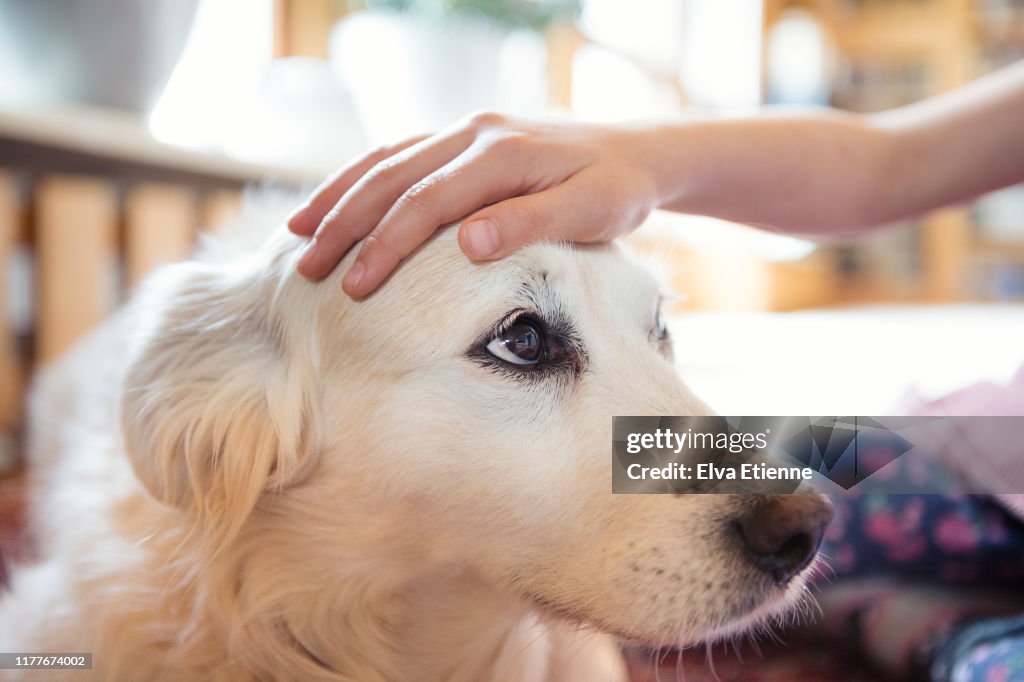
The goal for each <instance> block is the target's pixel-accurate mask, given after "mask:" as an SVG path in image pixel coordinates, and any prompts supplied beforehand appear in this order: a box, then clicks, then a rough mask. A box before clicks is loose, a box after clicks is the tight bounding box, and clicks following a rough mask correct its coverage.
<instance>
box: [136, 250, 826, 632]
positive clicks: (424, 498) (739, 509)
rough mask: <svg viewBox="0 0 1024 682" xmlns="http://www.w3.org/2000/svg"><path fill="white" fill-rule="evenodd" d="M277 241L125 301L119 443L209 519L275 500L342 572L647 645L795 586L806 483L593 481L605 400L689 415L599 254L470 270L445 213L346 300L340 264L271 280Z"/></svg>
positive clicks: (784, 600)
mask: <svg viewBox="0 0 1024 682" xmlns="http://www.w3.org/2000/svg"><path fill="white" fill-rule="evenodd" d="M300 247H301V243H300V242H299V240H297V239H294V238H292V237H290V236H288V235H284V234H283V233H278V234H277V235H276V236H275V237H274V238H272V239H271V240H270V242H269V243H268V244H267V245H266V246H264V247H263V249H262V250H259V251H257V252H255V253H253V254H251V255H249V256H245V257H240V258H238V259H234V260H228V261H225V262H220V263H216V262H215V263H200V262H196V263H188V264H181V265H177V266H172V267H170V268H168V269H166V270H165V271H164V272H163V273H162V274H160V275H158V276H157V277H156V278H154V280H153V281H152V282H151V283H150V284H149V285H148V287H147V288H146V291H147V292H148V293H145V294H144V295H143V296H142V299H141V302H140V310H145V311H149V312H148V313H147V314H148V315H149V316H150V319H149V321H148V324H147V329H148V332H147V334H146V335H145V336H144V337H143V341H142V343H141V344H140V346H139V348H138V349H137V350H136V351H135V353H134V356H133V358H132V362H131V369H130V370H129V373H128V377H127V386H126V391H125V399H124V404H123V423H124V430H125V435H126V443H127V447H128V451H129V454H130V456H131V459H132V462H133V466H134V468H135V470H136V473H137V475H138V477H139V478H140V480H141V481H142V482H143V484H144V485H145V486H146V487H147V488H148V490H149V491H150V492H151V493H152V494H153V495H154V496H155V497H157V498H158V499H160V500H161V501H163V502H165V503H168V504H171V505H175V506H178V507H181V508H183V509H186V510H190V511H191V512H192V513H194V514H196V518H197V520H198V522H199V523H200V524H204V525H205V526H206V527H207V530H208V531H209V533H210V535H211V537H213V538H216V539H217V540H218V541H226V540H227V539H229V538H231V537H235V536H237V535H238V534H239V532H242V533H244V532H245V527H246V524H247V523H248V524H252V523H255V522H254V521H253V519H255V518H257V517H258V519H259V520H258V523H259V524H261V527H267V526H268V525H272V523H273V519H275V518H287V519H288V523H289V532H290V533H292V534H293V536H294V537H295V538H299V541H301V542H303V543H305V544H306V546H308V547H312V548H315V552H316V553H317V556H319V557H320V559H321V560H322V561H323V562H324V563H325V565H328V564H330V563H331V562H336V564H337V567H338V570H339V571H342V570H349V568H343V566H350V565H352V564H357V565H359V566H360V567H361V568H360V570H366V571H369V572H372V573H374V574H376V575H378V576H380V577H381V578H382V579H394V580H396V581H400V580H401V579H402V578H403V575H402V574H403V572H404V573H405V574H406V577H408V575H407V574H408V572H409V570H410V569H409V567H410V565H411V566H413V567H414V568H415V569H416V570H423V571H427V570H432V569H437V568H439V567H444V566H450V567H453V568H455V569H457V570H461V571H471V572H473V574H474V575H476V576H479V577H480V578H481V579H483V580H486V581H488V582H491V583H493V585H494V586H495V587H496V588H497V589H500V590H503V591H505V592H507V593H508V594H511V595H515V596H516V597H518V598H521V599H522V600H525V601H527V602H529V603H531V604H533V605H535V606H537V607H538V608H539V609H540V610H542V611H546V612H549V613H554V614H558V615H561V616H564V617H567V618H571V619H576V620H579V621H582V622H585V623H590V624H592V625H596V626H597V627H599V628H601V629H604V630H607V631H610V632H612V633H615V634H618V635H621V636H625V637H629V638H633V639H636V640H639V641H643V642H647V643H651V644H667V643H676V644H682V643H688V642H694V641H698V640H700V639H704V638H707V637H714V636H718V635H722V634H726V633H730V632H733V631H736V630H738V629H742V628H743V627H745V626H747V625H749V624H751V623H753V622H755V621H757V620H759V619H762V618H764V617H767V616H768V615H770V614H776V613H779V612H781V611H783V610H784V609H785V608H786V607H787V605H789V604H791V603H792V601H793V599H794V598H795V597H796V596H797V595H798V594H799V593H801V592H802V591H803V589H804V581H805V574H806V572H807V566H808V564H809V563H810V562H811V560H812V559H813V556H814V553H815V551H816V548H817V544H818V541H819V539H820V536H821V532H822V527H823V525H824V523H825V522H826V521H827V518H828V515H829V511H828V506H827V502H825V501H824V499H823V498H821V497H820V496H818V495H811V494H801V495H792V496H781V497H771V496H734V495H683V496H669V495H613V494H611V460H610V450H611V433H610V431H611V417H612V416H613V415H623V414H638V415H686V414H706V413H707V411H708V410H707V408H706V407H705V406H704V405H703V404H702V403H701V402H700V401H699V400H698V399H697V398H695V397H694V396H693V395H692V394H691V393H690V392H689V391H688V390H687V388H686V387H685V386H684V385H683V383H682V382H681V381H680V379H679V377H678V376H677V374H676V372H675V371H674V369H673V364H672V344H671V340H670V338H669V335H668V332H667V331H666V329H665V327H664V325H663V324H662V322H661V319H660V316H659V311H658V307H659V292H658V289H657V286H656V284H655V282H654V280H653V279H652V278H651V277H650V275H649V274H648V273H647V272H646V271H645V270H644V269H643V268H641V267H639V266H637V265H636V264H634V263H633V262H631V261H630V260H629V259H628V258H627V257H626V256H625V255H624V254H623V253H622V252H621V250H620V248H619V247H617V246H615V245H604V246H586V247H576V248H570V247H567V246H560V245H535V246H530V247H527V248H524V249H522V250H521V251H519V252H518V253H516V254H514V255H513V256H511V257H509V258H507V259H505V260H502V261H500V262H495V263H490V264H486V265H474V264H472V263H470V262H468V261H467V260H466V259H465V258H464V257H463V256H462V254H461V253H460V252H459V251H458V248H457V246H456V244H455V239H454V236H453V234H452V232H451V231H450V230H449V231H447V232H446V233H442V234H440V235H439V236H438V237H437V238H435V239H434V240H432V241H431V242H430V243H429V244H427V245H426V246H425V247H424V248H422V249H421V250H420V251H419V252H417V253H416V254H415V255H414V256H413V257H412V258H411V259H410V262H409V263H407V264H406V265H404V266H403V267H402V268H400V269H399V271H398V272H397V273H396V274H395V275H394V276H393V277H392V279H391V281H389V282H388V283H387V284H386V285H385V286H384V287H383V288H382V289H381V290H380V291H379V292H377V293H376V294H374V295H373V296H372V297H370V298H369V299H368V300H366V301H362V302H358V303H356V302H352V301H350V300H349V299H348V298H347V297H345V296H344V295H343V294H342V293H341V290H340V285H339V277H340V274H341V271H343V270H344V268H339V271H338V272H336V273H335V274H334V275H333V276H332V277H331V278H329V279H328V280H326V281H325V282H322V283H319V284H313V283H310V282H306V281H304V280H302V279H301V278H300V277H298V276H296V275H294V274H293V272H294V262H295V260H296V258H297V257H298V250H299V248H300ZM350 258H351V257H350ZM349 262H350V261H349ZM346 264H347V263H346ZM306 556H307V557H308V556H309V553H306Z"/></svg>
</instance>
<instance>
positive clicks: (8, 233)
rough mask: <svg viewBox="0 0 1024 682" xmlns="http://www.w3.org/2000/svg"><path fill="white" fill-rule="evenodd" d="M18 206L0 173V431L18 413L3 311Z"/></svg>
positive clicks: (10, 337) (14, 364) (18, 384)
mask: <svg viewBox="0 0 1024 682" xmlns="http://www.w3.org/2000/svg"><path fill="white" fill-rule="evenodd" d="M18 215H19V211H18V205H17V194H16V192H15V186H14V179H13V178H12V177H11V175H10V174H9V173H5V172H0V431H10V430H12V429H13V428H14V427H15V425H16V424H17V422H18V417H19V415H20V414H21V392H22V381H23V376H24V375H23V373H22V371H21V363H20V362H19V360H18V353H17V349H16V345H15V333H14V330H13V329H12V328H11V325H10V319H9V315H8V311H7V296H8V291H7V281H8V280H7V277H8V267H9V265H10V262H11V253H12V251H13V249H14V245H15V242H16V241H17V238H18V232H19V229H18V222H19V221H18Z"/></svg>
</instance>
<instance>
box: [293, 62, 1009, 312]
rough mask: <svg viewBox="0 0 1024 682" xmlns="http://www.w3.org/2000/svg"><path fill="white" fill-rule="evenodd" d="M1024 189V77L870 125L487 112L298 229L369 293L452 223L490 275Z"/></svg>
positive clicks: (315, 265) (301, 216)
mask: <svg viewBox="0 0 1024 682" xmlns="http://www.w3.org/2000/svg"><path fill="white" fill-rule="evenodd" d="M1018 182H1024V62H1018V63H1017V64H1015V65H1012V66H1010V67H1007V68H1004V69H1002V70H1001V71H998V72H995V73H993V74H990V75H989V76H986V77H984V78H982V79H979V80H977V81H975V82H973V83H971V84H969V85H967V86H965V87H963V88H960V89H959V90H955V91H953V92H950V93H947V94H945V95H941V96H938V97H934V98H932V99H928V100H925V101H923V102H920V103H917V104H914V105H911V106H908V107H903V108H900V109H894V110H891V111H887V112H882V113H879V114H873V115H868V116H863V115H854V114H848V113H841V112H838V111H833V110H828V109H823V110H814V111H809V112H802V113H794V112H781V111H780V112H771V111H768V112H766V113H764V114H761V115H758V116H753V117H749V118H738V119H717V120H708V119H687V120H674V121H664V122H644V123H626V124H615V125H596V124H583V123H579V122H571V121H560V122H553V121H535V120H524V119H516V118H510V117H507V116H503V115H500V114H491V113H484V114H477V115H474V116H471V117H469V118H467V119H465V120H463V121H460V122H458V123H456V124H455V125H453V126H451V127H450V128H447V129H445V130H442V131H441V132H438V133H436V134H433V135H425V136H421V137H417V138H414V139H412V140H407V141H405V142H402V143H399V144H396V145H394V146H390V147H385V148H382V149H378V150H376V151H374V152H371V153H369V154H367V155H365V156H363V157H361V158H359V159H356V160H355V161H353V162H352V163H350V164H349V165H347V166H345V167H344V168H342V169H341V170H339V171H338V172H337V173H336V174H334V175H333V176H332V177H330V178H328V179H327V180H326V181H325V182H324V183H323V184H322V185H320V187H318V188H317V189H316V190H315V191H314V192H313V194H312V195H311V196H310V197H309V199H308V200H307V202H306V203H305V204H303V205H302V206H301V207H299V208H298V209H297V210H296V211H295V212H294V213H293V214H292V215H291V217H290V218H289V219H288V226H289V229H291V231H292V232H294V233H296V234H299V235H303V236H308V237H312V240H311V242H310V245H309V246H308V247H307V249H306V251H305V253H304V254H303V256H302V258H301V260H300V262H299V266H298V268H299V272H300V273H302V274H303V275H305V276H307V277H309V278H311V279H321V278H323V277H325V276H326V275H327V274H328V273H330V272H331V270H333V269H334V267H335V266H336V265H337V264H338V262H339V261H340V260H341V258H342V257H343V256H344V255H345V254H346V253H347V252H348V251H349V250H350V249H352V248H353V247H356V248H358V249H359V251H358V254H357V256H356V259H355V262H354V263H353V265H352V266H351V267H350V268H349V270H348V272H347V273H346V274H345V276H344V277H343V280H342V286H343V288H344V290H345V292H346V293H348V294H349V295H350V296H352V297H354V298H362V297H365V296H368V295H370V294H371V293H372V292H373V291H374V290H375V289H376V288H377V287H379V286H380V285H381V284H382V283H383V282H384V281H385V280H386V279H387V277H388V275H390V274H391V272H392V271H393V270H394V269H395V268H396V267H398V266H399V265H400V263H401V262H402V260H403V259H404V258H405V257H406V256H408V255H409V254H410V253H412V252H413V251H414V250H415V249H416V248H417V247H419V246H420V245H421V244H422V243H423V242H424V241H425V240H426V239H427V238H429V237H430V235H431V234H433V233H434V232H435V231H436V230H437V229H438V228H439V227H440V226H442V225H445V224H448V223H451V222H454V221H457V220H460V219H461V220H462V221H463V222H462V226H461V228H460V231H459V245H460V246H461V248H462V250H463V252H465V254H466V255H467V256H468V257H469V258H471V259H473V260H476V261H487V260H493V259H497V258H502V257H503V256H506V255H508V254H509V253H511V252H512V251H514V250H515V249H517V248H519V247H521V246H523V245H525V244H529V243H531V242H535V241H540V240H563V241H572V242H594V241H606V240H610V239H613V238H615V237H617V236H620V235H622V234H625V233H627V232H630V231H631V230H633V229H635V228H636V227H637V226H639V225H640V223H641V222H642V221H643V219H644V218H645V217H646V216H647V215H648V214H649V213H650V211H651V210H652V209H655V208H661V209H667V210H671V211H678V212H682V213H692V214H699V215H706V216H713V217H716V218H723V219H726V220H734V221H737V222H742V223H748V224H752V225H757V226H759V227H763V228H765V229H770V230H775V231H779V232H786V233H792V234H836V233H840V232H856V231H861V230H866V229H870V228H871V227H874V226H877V225H882V224H885V223H888V222H892V221H895V220H899V219H902V218H907V217H911V216H915V215H919V214H921V213H924V212H926V211H929V210H931V209H934V208H938V207H941V206H945V205H949V204H954V203H958V202H962V201H965V200H968V199H971V198H973V197H976V196H978V195H980V194H984V193H985V192H988V191H991V190H995V189H998V188H1001V187H1006V186H1009V185H1013V184H1016V183H1018Z"/></svg>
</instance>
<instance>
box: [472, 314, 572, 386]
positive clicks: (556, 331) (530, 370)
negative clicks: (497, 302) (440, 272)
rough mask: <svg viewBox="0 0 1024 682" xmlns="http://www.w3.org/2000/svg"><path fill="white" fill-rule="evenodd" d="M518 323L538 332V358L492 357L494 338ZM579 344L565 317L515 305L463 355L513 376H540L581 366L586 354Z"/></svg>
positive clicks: (498, 337)
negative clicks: (548, 316) (530, 360)
mask: <svg viewBox="0 0 1024 682" xmlns="http://www.w3.org/2000/svg"><path fill="white" fill-rule="evenodd" d="M521 324H528V325H531V326H534V327H536V329H537V330H538V331H539V333H540V335H541V336H542V339H543V341H542V343H543V356H542V358H541V360H540V361H539V362H536V363H530V364H518V363H510V362H507V361H506V360H503V359H502V358H499V357H496V356H495V354H494V353H492V352H491V351H490V350H489V349H488V346H489V345H490V344H491V343H492V342H493V341H494V340H495V339H500V338H501V337H502V335H503V334H506V333H508V332H509V331H510V330H512V329H514V328H515V327H516V326H517V325H521ZM582 348H583V347H582V344H581V343H580V342H579V340H578V339H577V338H576V333H575V330H574V329H573V327H572V325H571V324H570V323H569V322H568V320H562V319H556V320H554V321H551V320H548V319H545V318H544V317H543V316H541V315H539V314H537V313H534V312H532V311H528V310H523V309H518V310H513V311H511V312H509V313H508V314H506V315H505V316H503V317H502V318H501V320H500V321H498V322H497V323H496V324H495V325H494V326H493V327H491V329H490V330H489V331H487V332H486V333H484V334H483V335H482V336H481V337H480V339H479V340H478V341H477V342H476V343H475V344H474V345H473V346H472V347H471V348H470V350H469V351H468V352H467V353H466V356H467V357H469V358H470V359H472V360H475V361H476V362H478V363H480V364H483V365H486V366H488V367H491V368H493V369H495V370H497V371H500V372H502V373H507V374H510V375H513V376H516V377H527V376H531V377H537V378H542V377H544V376H546V375H547V374H549V373H558V372H564V371H566V370H569V371H571V372H572V373H573V374H579V373H580V372H581V371H582V369H583V365H584V360H585V357H586V354H585V353H584V351H583V349H582Z"/></svg>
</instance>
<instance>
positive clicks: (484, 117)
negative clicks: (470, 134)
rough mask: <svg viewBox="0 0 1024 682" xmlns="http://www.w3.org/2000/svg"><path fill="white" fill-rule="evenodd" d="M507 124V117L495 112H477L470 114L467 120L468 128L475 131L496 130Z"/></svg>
mask: <svg viewBox="0 0 1024 682" xmlns="http://www.w3.org/2000/svg"><path fill="white" fill-rule="evenodd" d="M503 123H505V116H504V115H503V114H499V113H497V112H495V111H477V112H475V113H473V114H470V115H469V117H468V118H467V120H466V126H467V127H468V128H470V129H472V130H475V131H478V132H479V131H482V130H487V129H489V128H495V127H497V126H500V125H502V124H503Z"/></svg>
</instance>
